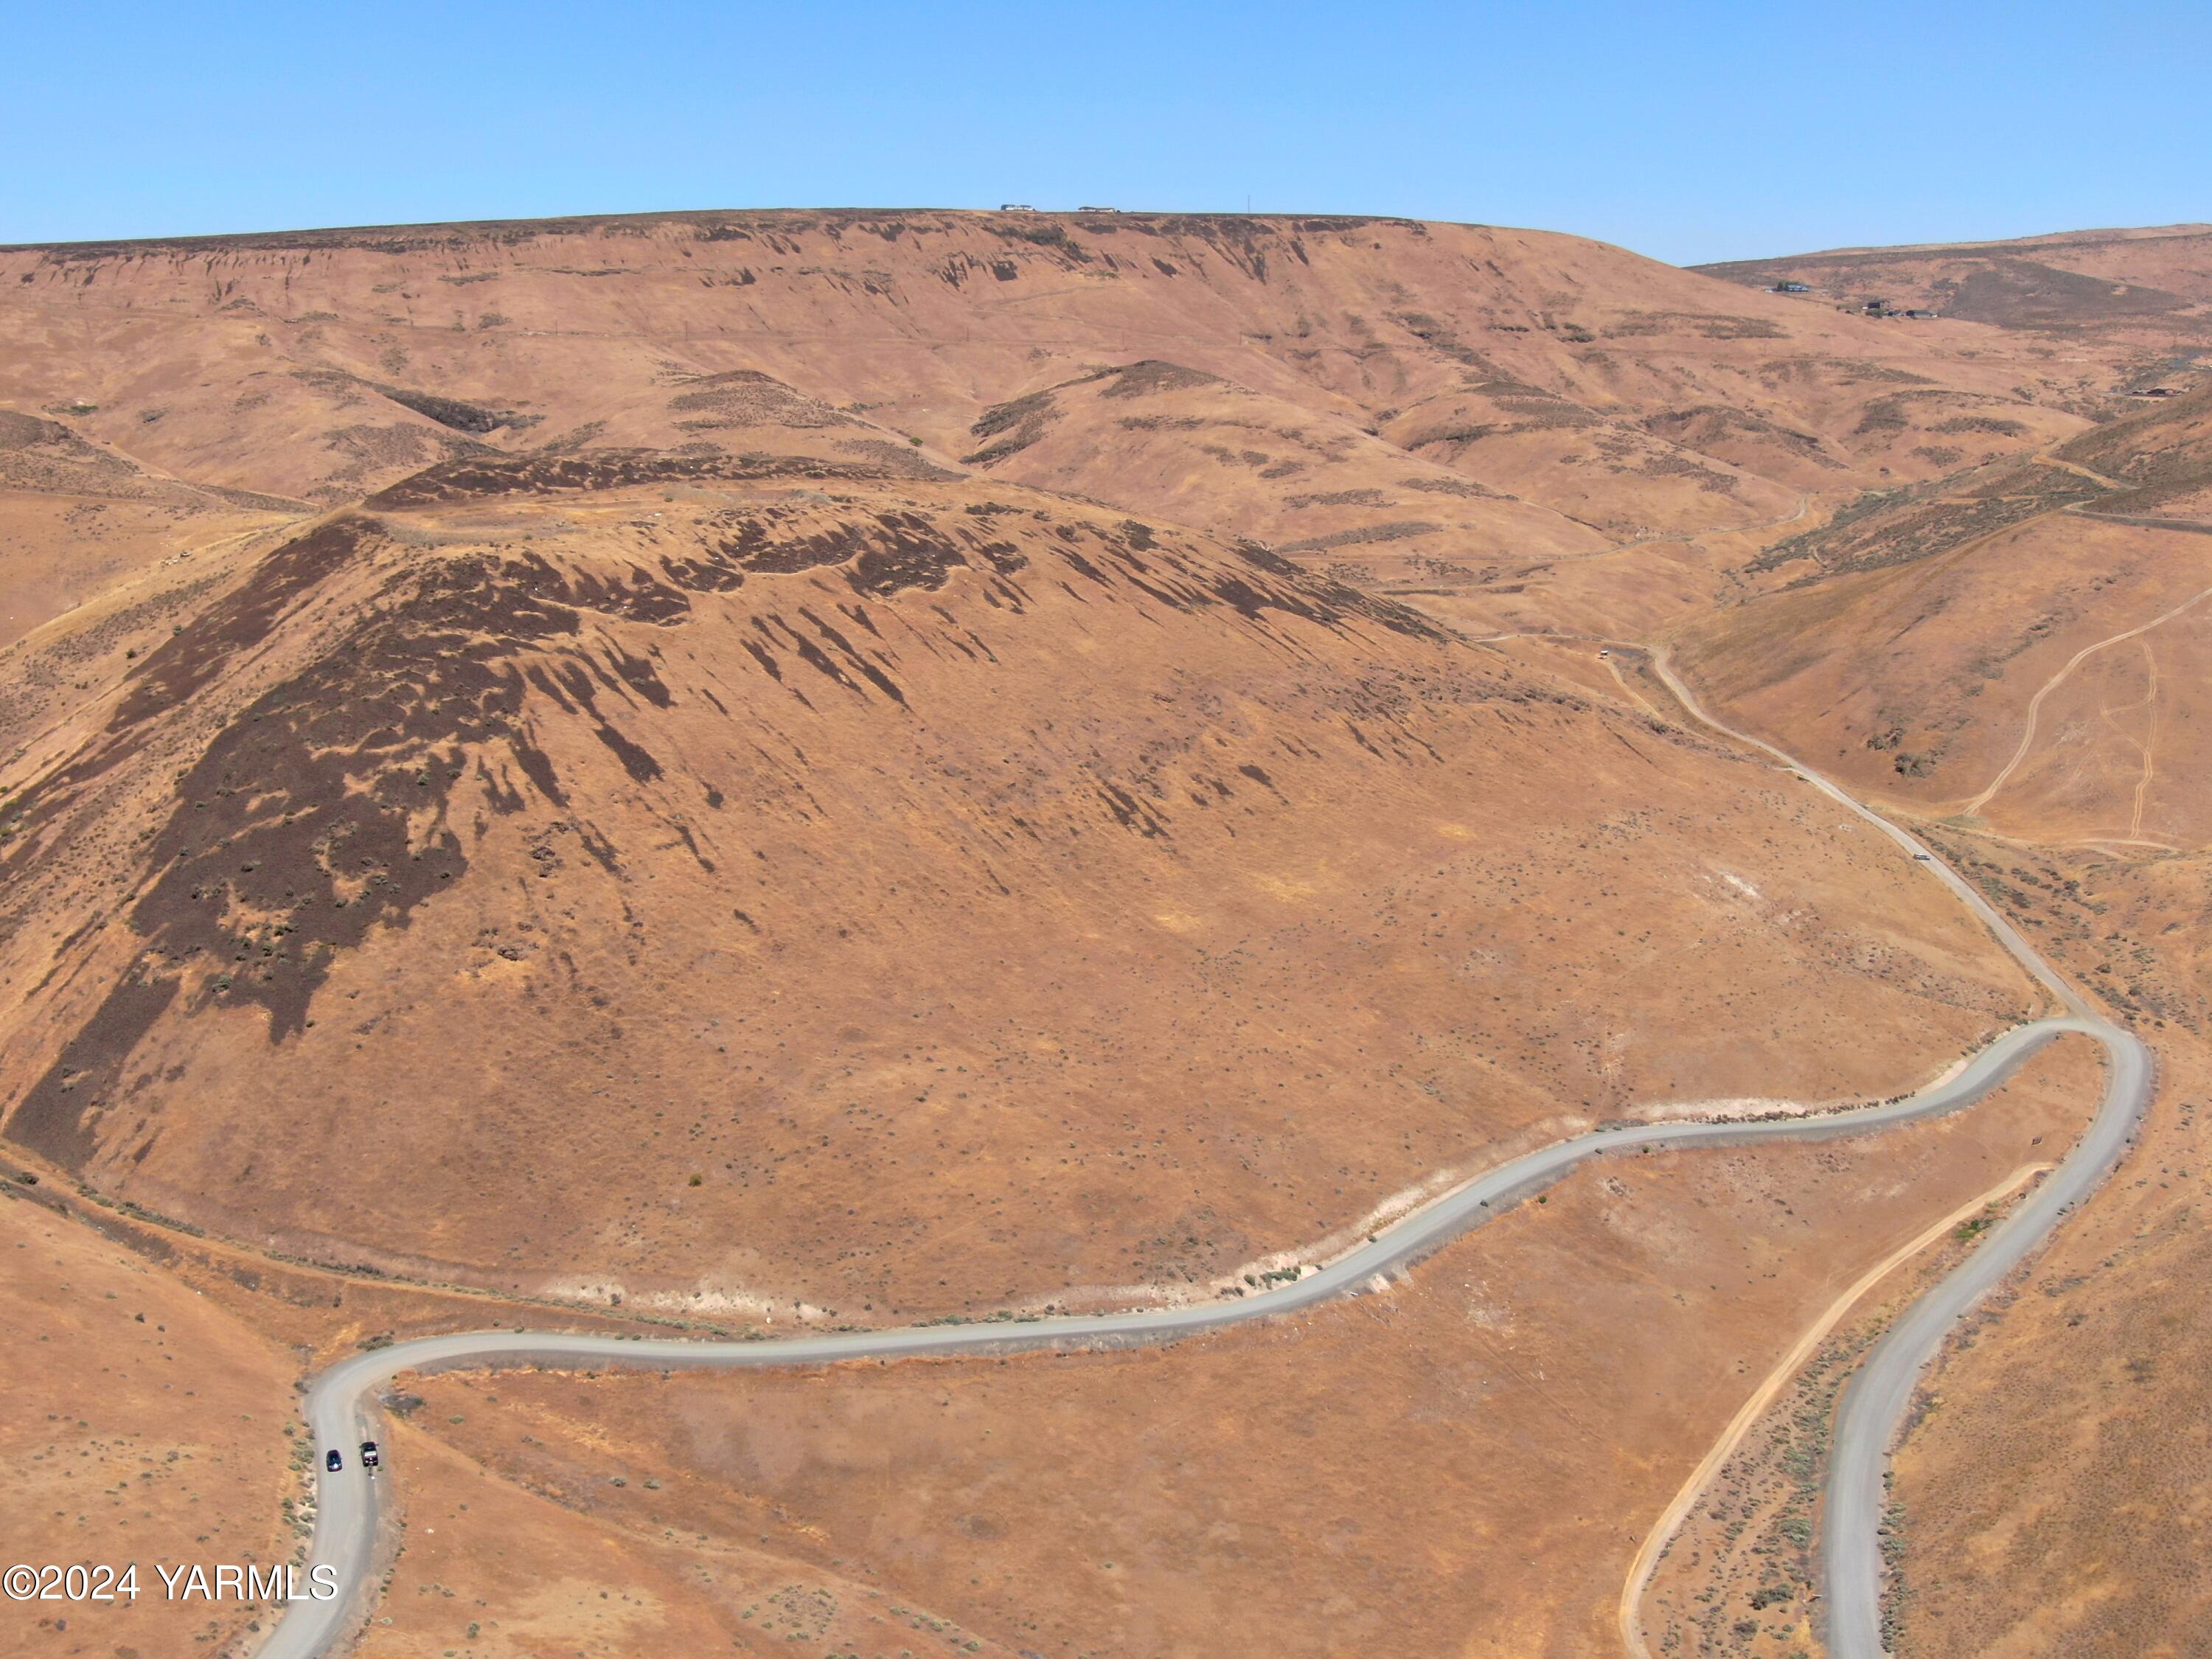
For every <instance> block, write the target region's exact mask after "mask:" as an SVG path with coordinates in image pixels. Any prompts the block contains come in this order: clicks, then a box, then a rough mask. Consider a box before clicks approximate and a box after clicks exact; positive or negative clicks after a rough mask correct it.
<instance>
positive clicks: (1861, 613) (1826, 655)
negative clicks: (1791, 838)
mask: <svg viewBox="0 0 2212 1659" xmlns="http://www.w3.org/2000/svg"><path fill="white" fill-rule="evenodd" d="M2208 410H2212V393H2208V392H2193V393H2191V394H2190V395H2188V396H2185V397H2183V398H2177V399H2174V400H2173V401H2172V403H2171V404H2160V405H2157V406H2154V407H2152V408H2150V409H2147V410H2142V411H2141V412H2139V413H2137V414H2135V415H2132V416H2129V417H2127V418H2125V419H2123V420H2120V421H2116V422H2112V424H2111V425H2109V426H2105V427H2100V428H2095V429H2094V430H2093V431H2091V432H2089V433H2087V434H2085V435H2083V436H2081V437H2080V438H2077V439H2075V440H2074V441H2071V442H2069V443H2068V444H2066V445H2064V446H2063V447H2060V448H2058V449H2057V450H2055V451H2053V452H2051V453H2050V454H2049V455H2048V456H2047V457H2045V458H2041V459H2027V460H2023V461H2017V462H2012V463H2007V464H2002V465H1996V466H1992V467H1989V468H1984V469H1979V470H1978V471H1968V472H1966V473H1962V474H1960V476H1958V477H1954V478H1952V479H1948V480H1946V481H1944V483H1942V484H1941V485H1940V486H1934V487H1929V488H1926V489H1907V490H1901V491H1898V492H1894V493H1892V494H1889V495H1879V496H1872V497H1869V498H1868V499H1867V500H1866V501H1863V503H1862V504H1861V505H1860V507H1857V509H1855V510H1852V511H1850V512H1846V513H1842V514H1839V515H1838V516H1837V517H1835V518H1834V519H1832V520H1830V521H1829V522H1827V523H1826V524H1825V525H1823V526H1820V527H1819V528H1817V529H1815V530H1814V531H1812V532H1808V533H1805V534H1802V535H1800V536H1797V537H1796V538H1792V539H1790V540H1789V541H1785V542H1783V543H1781V544H1778V546H1776V547H1775V548H1773V549H1771V550H1769V551H1768V552H1766V553H1765V555H1763V556H1761V558H1760V559H1759V560H1758V561H1756V562H1754V565H1753V568H1754V569H1763V570H1765V571H1766V572H1770V573H1771V577H1772V578H1773V579H1775V580H1781V581H1782V582H1783V583H1784V585H1783V586H1780V587H1779V588H1778V590H1775V591H1771V592H1768V593H1766V594H1765V596H1763V597H1760V598H1757V599H1752V600H1750V601H1749V602H1747V603H1745V604H1742V605H1737V606H1734V607H1729V608H1725V609H1723V610H1721V611H1717V612H1715V613H1713V614H1712V615H1711V616H1710V617H1705V618H1702V619H1700V620H1699V621H1698V622H1697V623H1693V624H1692V626H1691V627H1690V628H1689V629H1687V630H1686V634H1685V635H1684V637H1683V639H1682V641H1681V645H1680V656H1681V658H1682V660H1683V661H1684V663H1685V665H1686V666H1688V667H1689V668H1690V669H1691V670H1692V671H1693V672H1694V673H1695V675H1696V676H1697V678H1698V679H1699V683H1700V684H1704V685H1705V686H1707V687H1708V688H1709V689H1710V690H1711V692H1712V693H1713V695H1714V696H1716V697H1717V699H1718V700H1719V702H1720V703H1721V704H1722V705H1723V706H1725V707H1727V708H1731V709H1733V710H1735V712H1736V713H1737V714H1741V716H1743V717H1745V718H1747V719H1749V720H1753V721H1754V722H1756V723H1758V724H1759V725H1760V726H1763V727H1764V728H1765V729H1766V730H1769V731H1774V732H1787V733H1789V734H1790V736H1791V737H1793V738H1796V740H1798V741H1801V742H1807V743H1809V744H1812V745H1813V746H1814V750H1815V752H1818V753H1820V754H1822V755H1824V756H1828V757H1832V761H1833V763H1834V766H1835V768H1836V769H1837V770H1838V771H1839V772H1840V773H1841V774H1843V775H1845V776H1848V777H1850V778H1852V779H1853V780H1854V781H1856V782H1857V784H1858V786H1859V787H1862V788H1864V789H1868V790H1871V791H1873V792H1875V793H1879V794H1881V795H1883V796H1885V797H1887V798H1890V799H1894V800H1897V801H1899V802H1900V803H1905V804H1909V805H1911V807H1912V808H1913V809H1914V810H1917V811H1928V812H1936V813H1948V812H1960V813H1965V814H1968V815H1971V816H1973V817H1978V818H1979V819H1981V820H1983V821H1984V822H1986V823H1990V824H1991V825H1993V826H1994V827H1996V828H1998V829H2002V830H2004V831H2006V832H2007V833H2009V834H2013V835H2017V836H2030V837H2032V838H2035V839H2039V840H2049V841H2058V842H2090V841H2095V842H2106V843H2111V844H2114V845H2120V846H2137V847H2141V848H2147V849H2153V850H2155V849H2157V848H2167V849H2179V848H2195V847H2197V845H2199V844H2201V842H2202V841H2203V824H2204V823H2205V822H2206V814H2207V811H2208V810H2212V799H2207V798H2206V797H2205V796H2204V794H2203V787H2202V779H2203V773H2204V768H2203V765H2202V764H2201V761H2202V759H2203V756H2202V753H2201V750H2202V745H2203V737H2202V735H2201V729H2202V728H2203V725H2204V720H2205V718H2206V714H2207V712H2208V711H2205V710H2203V708H2200V706H2199V705H2200V703H2201V702H2202V699H2201V697H2200V696H2199V691H2200V688H2201V687H2202V686H2203V684H2204V683H2205V680H2204V674H2203V664H2202V662H2201V661H2200V658H2201V657H2202V655H2203V648H2204V647H2203V642H2204V641H2205V639H2206V637H2207V636H2206V634H2205V631H2204V626H2203V609H2202V602H2203V600H2204V599H2205V598H2206V596H2207V594H2208V593H2212V517H2208V516H2207V515H2206V514H2205V513H2203V512H2201V511H2199V510H2198V507H2199V504H2200V502H2201V501H2203V498H2204V497H2205V495H2206V494H2207V492H2208V490H2212V441H2208V437H2207V411H2208Z"/></svg>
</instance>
